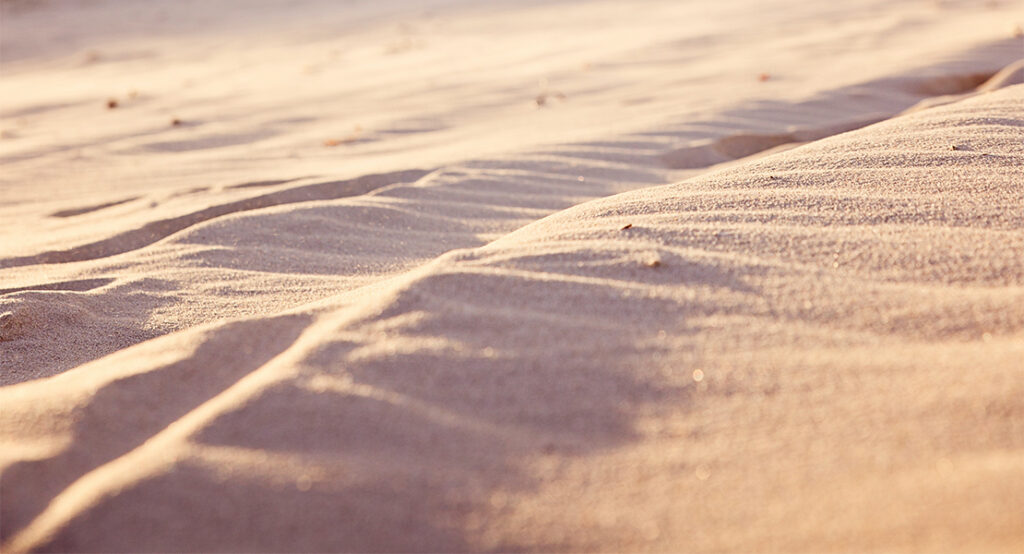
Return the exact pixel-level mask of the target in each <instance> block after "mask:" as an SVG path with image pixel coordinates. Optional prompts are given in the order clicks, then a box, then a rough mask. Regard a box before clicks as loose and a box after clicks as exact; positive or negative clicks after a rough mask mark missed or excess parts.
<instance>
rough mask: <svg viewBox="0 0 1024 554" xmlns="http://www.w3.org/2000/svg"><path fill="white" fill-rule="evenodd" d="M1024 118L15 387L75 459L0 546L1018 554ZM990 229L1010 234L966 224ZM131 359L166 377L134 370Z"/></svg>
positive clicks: (456, 256) (780, 177)
mask: <svg viewBox="0 0 1024 554" xmlns="http://www.w3.org/2000/svg"><path fill="white" fill-rule="evenodd" d="M1022 95H1024V88H1021V87H1020V86H1016V87H1010V88H1007V89H1004V90H1002V91H998V92H995V93H990V94H986V95H983V96H980V97H978V98H975V99H970V100H966V101H962V102H959V103H954V104H951V105H949V106H945V107H942V108H936V109H933V110H927V111H923V112H920V113H918V114H914V115H910V116H905V117H903V118H899V119H895V120H892V121H888V122H884V123H881V124H878V125H874V126H871V127H868V128H865V129H863V130H860V131H854V132H851V133H847V134H843V135H840V136H837V137H834V138H831V139H826V140H822V141H819V142H816V143H813V144H810V145H807V146H804V147H801V148H797V149H794V150H791V151H788V152H784V153H781V154H777V155H775V156H771V157H767V158H764V159H762V160H757V161H754V162H751V163H750V164H747V165H743V166H738V167H734V168H730V169H726V170H723V171H718V172H714V173H712V174H709V175H707V176H705V177H698V178H694V179H691V180H689V181H685V182H683V183H680V184H678V185H669V186H665V187H658V188H650V189H642V190H639V191H636V192H632V193H627V194H624V195H619V196H614V197H611V198H608V199H603V200H598V201H595V202H591V203H587V204H583V205H581V206H578V207H576V208H572V209H570V210H567V211H564V212H561V213H559V214H557V215H555V216H552V217H549V218H545V219H544V220H542V221H540V222H538V223H536V224H533V225H530V226H527V227H525V228H523V229H521V230H520V231H517V232H515V233H512V234H510V235H507V236H506V237H504V238H502V239H501V240H498V241H495V242H492V243H491V244H489V245H487V246H484V247H481V248H477V249H471V250H459V251H455V252H452V253H450V254H447V255H445V256H442V257H440V258H438V259H437V260H435V261H434V262H432V263H430V264H428V265H426V266H424V267H423V268H421V269H419V270H416V271H414V272H413V273H411V274H408V275H406V276H404V277H402V278H400V279H398V280H396V281H394V282H393V283H392V284H391V285H390V286H389V287H387V288H386V289H384V290H382V291H380V292H378V293H377V294H375V295H374V296H372V297H368V298H365V299H364V300H362V301H361V302H356V303H353V304H348V303H344V302H342V303H341V305H339V306H338V307H337V308H325V307H320V308H319V309H318V311H317V312H315V313H310V314H308V315H304V316H301V317H300V316H298V314H297V315H296V316H288V317H286V318H283V319H282V318H278V319H275V320H266V319H265V318H259V319H255V320H252V321H250V322H247V323H236V324H228V325H215V326H213V327H211V328H209V330H202V331H200V330H196V331H188V332H185V333H178V334H174V335H171V336H168V337H165V338H163V339H158V340H156V341H151V342H149V343H146V344H143V345H140V346H138V347H135V348H132V349H128V350H125V351H123V352H121V353H119V354H117V355H115V356H112V357H110V358H106V359H103V360H98V361H96V362H93V363H92V364H89V365H87V366H83V367H82V368H79V369H76V370H74V371H72V372H68V373H65V374H64V375H63V376H60V377H57V378H54V379H51V380H49V381H41V382H39V383H38V384H36V383H27V384H23V385H18V386H13V387H8V388H6V389H4V390H3V391H2V394H3V396H4V405H5V406H6V408H5V410H4V414H3V416H4V419H5V421H6V422H7V423H6V424H5V426H4V427H5V428H7V429H12V428H13V429H17V431H15V436H24V435H26V434H27V433H28V431H27V430H25V429H18V424H17V423H15V422H19V421H20V422H26V421H37V422H40V423H42V422H45V421H50V420H54V419H53V416H47V415H46V414H47V412H50V411H53V410H59V411H58V412H57V413H62V412H66V411H67V410H71V414H69V416H64V417H65V418H66V419H70V420H71V421H74V422H75V423H74V424H73V426H72V427H70V428H67V427H64V428H63V429H54V430H52V431H47V430H46V429H45V428H44V429H40V430H39V435H41V436H37V438H35V439H33V440H34V441H36V442H51V443H52V442H53V441H57V442H58V443H64V444H65V445H69V446H65V448H64V450H62V452H63V453H62V454H61V455H59V456H57V457H53V456H52V454H51V455H50V456H46V455H44V456H43V457H42V458H41V459H39V460H38V461H36V462H31V461H27V460H26V461H23V462H20V463H16V464H14V465H12V466H8V468H7V469H6V470H5V474H6V475H12V474H13V475H14V477H5V479H4V484H5V487H11V488H10V489H8V491H9V492H5V494H8V495H10V494H17V493H18V491H19V490H20V491H25V492H26V493H29V494H31V493H37V492H38V489H37V488H35V487H26V486H25V485H24V484H25V483H28V482H30V481H31V480H32V477H31V476H32V475H37V476H41V475H47V474H50V472H53V471H54V470H55V469H56V467H63V470H62V471H63V472H64V473H62V474H63V475H67V476H70V477H71V479H72V481H71V482H68V483H67V488H65V489H64V490H63V491H62V492H60V493H59V494H57V495H56V496H55V497H54V499H53V501H52V502H50V505H49V507H47V508H46V509H43V510H42V511H41V512H39V513H38V515H36V516H34V517H32V518H31V523H30V524H29V523H28V521H29V520H27V519H24V515H21V514H19V511H20V510H24V509H26V507H27V505H30V504H32V503H29V502H26V503H10V502H8V503H5V505H4V507H5V508H6V509H7V510H8V513H7V514H5V520H6V521H12V520H13V521H19V520H20V521H25V523H26V526H25V527H24V528H23V530H22V531H21V532H20V533H18V534H16V535H15V536H14V537H13V538H12V539H11V542H10V543H9V547H10V548H12V549H13V550H16V551H18V550H23V549H27V548H32V549H38V548H43V549H57V550H61V549H66V548H72V547H74V548H92V547H100V545H103V546H102V548H108V549H110V548H113V549H120V548H129V547H132V548H139V547H140V546H141V547H142V548H147V549H148V548H152V549H168V548H179V549H180V548H184V549H222V548H230V549H238V548H241V549H270V550H275V549H297V550H333V549H339V548H343V549H348V548H352V549H357V550H364V549H381V550H403V549H417V548H426V549H441V550H449V549H467V548H468V549H478V548H486V549H492V548H493V549H509V548H553V549H593V548H602V549H604V548H611V549H620V548H622V549H654V550H658V549H666V548H669V549H720V548H730V549H746V548H753V547H758V546H760V547H764V546H767V547H769V548H772V549H776V548H777V549H794V548H795V549H803V548H819V547H820V548H832V547H836V546H839V545H843V546H844V547H850V548H857V549H861V548H867V549H871V548H878V547H880V546H882V545H884V546H885V547H886V548H889V547H896V548H918V547H925V548H929V549H931V548H940V549H946V548H952V549H962V548H968V549H971V548H982V549H990V550H1002V549H1012V548H1013V545H1015V544H1019V541H1020V540H1021V537H1020V536H1019V530H1020V527H1019V525H1017V524H1018V523H1019V517H1020V513H1019V510H1018V507H1019V503H1018V502H1017V500H1019V498H1020V495H1021V494H1022V492H1024V482H1022V481H1021V480H1020V473H1019V471H1017V470H1018V469H1019V467H1020V462H1021V455H1020V448H1021V445H1020V443H1019V440H1020V436H1021V435H1020V434H1019V433H1017V432H1016V431H1018V430H1019V429H1020V425H1021V420H1022V417H1024V413H1022V412H1021V411H1020V405H1019V403H1018V402H1017V401H1016V400H1015V399H1016V398H1019V397H1020V394H1021V392H1024V391H1021V390H1019V386H1017V385H1018V384H1019V383H1020V381H1019V379H1016V378H1015V376H1016V375H1017V373H1018V372H1019V370H1020V366H1019V360H1020V356H1021V355H1022V354H1024V340H1022V339H1024V337H1022V335H1021V327H1022V325H1024V311H1022V310H1021V306H1024V302H1022V301H1021V300H1024V298H1020V296H1021V295H1024V287H1022V276H1024V267H1022V266H1021V260H1022V259H1024V256H1015V255H1006V253H1007V252H1010V253H1013V252H1022V251H1024V250H1022V249H1024V243H1022V241H1021V237H1022V233H1021V228H1022V224H1024V221H1021V219H1020V217H1019V215H1020V214H1021V213H1024V211H1022V210H1020V209H1018V207H1024V196H1022V195H1021V191H1020V188H1019V182H1020V181H1019V179H1020V172H1019V169H1020V160H1021V157H1022V156H1024V150H1022V145H1021V142H1020V141H1019V140H1017V139H1018V138H1019V136H1020V135H1019V133H1020V128H1021V127H1022V126H1024V120H1021V118H1020V114H1021V107H1022V105H1024V96H1022ZM951 144H957V145H959V146H960V148H958V149H955V150H954V149H951V148H950V145H951ZM910 146H913V148H908V147H910ZM907 150H910V152H911V153H907ZM966 168H969V171H963V170H964V169H966ZM883 169H884V170H883ZM989 205H999V206H1003V207H1006V208H1008V209H1006V210H1002V211H999V212H993V213H992V214H989V215H987V216H985V217H977V216H976V215H977V209H978V207H984V206H989ZM627 224H629V225H630V226H629V227H628V228H624V227H626V225H627ZM929 245H930V246H933V247H935V246H940V245H941V247H935V248H928V246H929ZM655 262H657V263H655ZM936 267H948V268H949V269H950V270H947V271H939V272H937V271H936V270H935V268H936ZM507 298H515V299H516V302H515V303H509V302H507V300H506V299H507ZM271 337H274V340H273V341H271V340H269V339H271ZM175 343H178V344H182V343H183V344H194V345H198V347H199V349H198V350H191V351H190V350H189V349H182V348H181V347H180V346H176V345H175ZM232 345H235V346H232ZM256 345H260V348H261V349H262V351H263V352H265V354H260V355H257V354H255V353H253V354H250V355H246V356H231V355H228V354H226V353H228V352H235V351H237V349H238V348H239V346H243V347H245V348H251V347H253V346H256ZM147 351H148V352H147ZM166 356H170V358H169V359H167V360H166V361H159V360H161V358H163V357H166ZM131 359H136V360H140V361H141V360H146V359H148V360H154V362H149V363H147V365H148V366H149V369H145V370H143V371H142V373H135V374H134V375H125V374H124V371H125V370H124V369H123V368H125V367H126V366H127V367H132V366H134V367H139V368H140V369H141V366H139V365H138V364H137V363H135V362H131V363H128V360H131ZM228 360H237V361H238V363H244V364H246V365H245V367H244V368H239V369H240V370H242V371H243V373H241V374H240V378H239V380H238V381H237V382H235V383H233V384H230V385H228V386H227V387H226V388H219V387H218V388H213V389H209V391H210V393H213V394H214V396H212V397H209V398H208V399H204V398H203V397H201V396H200V397H196V396H195V393H197V392H198V389H199V387H198V386H184V387H183V386H179V387H174V388H172V389H170V390H169V389H167V388H163V387H161V388H156V387H157V385H156V384H155V383H154V384H150V385H145V384H142V383H144V382H145V381H146V380H151V379H160V380H167V379H171V378H172V376H174V379H175V380H182V381H181V382H183V383H188V382H189V379H194V378H198V377H200V376H204V377H202V378H204V379H211V378H217V379H220V378H222V377H224V375H223V373H224V372H225V371H226V370H225V369H224V368H225V367H226V366H225V363H227V362H228ZM231 363H235V362H231ZM215 367H216V368H221V370H220V371H209V369H212V368H215ZM202 368H208V369H207V370H206V371H203V369H202ZM698 370H699V371H700V372H701V374H700V378H699V379H698V378H697V373H696V372H697V371H698ZM168 372H169V374H168ZM182 372H184V373H182ZM197 372H199V373H197ZM189 374H191V375H195V377H191V378H189V377H187V375H189ZM136 382H139V384H135V383H136ZM221 386H223V385H221ZM140 387H141V388H140ZM133 389H134V390H138V391H142V390H147V389H148V390H152V391H156V390H161V393H160V394H161V399H162V400H161V404H160V405H161V406H163V407H164V408H161V409H160V410H156V411H154V409H153V406H151V405H148V404H140V403H138V402H137V401H136V396H135V395H134V394H130V393H128V392H127V391H128V390H133ZM173 390H178V391H180V393H175V392H172V391H173ZM180 394H185V395H188V398H185V397H182V398H181V399H182V400H184V401H185V404H181V403H180V402H179V401H177V400H172V399H175V398H176V397H178V396H179V395H180ZM208 394H209V393H208ZM75 398H77V399H79V400H77V401H75V400H72V399H75ZM108 398H109V400H108ZM115 398H119V399H120V400H119V401H114V399H115ZM189 399H191V400H189ZM83 402H84V404H81V403H83ZM189 403H191V405H192V406H194V407H192V408H190V409H189V410H188V411H187V413H185V414H183V415H181V416H172V417H173V418H174V419H173V420H172V421H170V422H168V421H167V420H166V419H163V420H162V421H161V420H160V419H156V420H153V419H152V418H153V417H154V416H157V414H161V413H168V412H166V411H165V409H166V408H168V407H169V406H170V405H172V404H177V405H180V406H187V405H190V404H189ZM51 405H52V406H54V408H50V407H49V406H51ZM75 405H78V406H80V407H79V408H69V407H68V406H75ZM140 409H141V410H142V411H141V412H140V411H139V410H140ZM76 413H77V414H79V415H72V414H76ZM136 413H137V414H138V415H129V414H136ZM115 414H116V416H115ZM145 414H149V415H145ZM837 414H845V415H843V416H842V417H838V418H837V417H836V415H837ZM168 415H169V413H168ZM112 416H113V417H114V418H115V419H114V420H121V419H122V418H124V419H125V420H128V421H133V422H136V423H135V425H133V428H134V429H135V431H134V432H135V433H139V434H141V433H143V431H144V427H145V425H141V426H140V423H142V422H146V421H149V420H151V421H152V425H153V427H152V429H153V431H152V432H153V433H154V434H153V435H152V436H151V437H149V438H147V440H146V441H145V442H144V443H141V444H139V445H138V446H136V447H134V448H131V449H130V450H128V451H125V450H123V449H124V446H120V447H117V445H116V444H114V443H112V442H111V441H123V437H122V433H118V432H114V431H113V430H110V429H103V430H102V431H101V427H97V425H98V424H99V422H100V421H106V420H110V419H109V418H110V417H112ZM140 416H141V417H140ZM163 417H166V416H163ZM60 419H61V418H58V419H56V421H60ZM726 422H728V423H727V424H726ZM12 426H13V427H12ZM86 432H88V433H97V432H99V433H100V435H99V437H97V439H98V440H90V441H89V442H88V446H86V443H85V439H84V436H83V435H82V433H86ZM8 433H10V431H8ZM8 436H11V435H8ZM100 437H106V438H100ZM12 438H13V437H12ZM16 443H17V441H16V440H15V444H16ZM107 444H110V446H109V448H110V449H113V450H109V449H108V447H106V446H105V445H107ZM121 444H123V445H125V443H123V442H122V443H121ZM880 446H881V448H880ZM26 448H27V447H26ZM104 452H106V456H103V453H104ZM879 452H882V453H884V457H882V458H880V457H879V455H878V453H879ZM97 456H100V457H98V458H97ZM90 460H91V461H90ZM128 468H132V469H131V471H128V470H127V469H128ZM68 471H70V472H71V473H67V472H68ZM751 472H754V473H751ZM759 474H769V475H772V478H771V479H763V478H756V477H754V475H759ZM51 475H52V474H51ZM787 475H788V476H789V477H787ZM943 475H946V476H947V477H946V478H943V477H942V476H943ZM37 478H38V477H37ZM41 482H42V481H40V483H41ZM46 482H50V483H53V482H54V481H53V477H52V476H51V477H50V478H48V479H47V481H46ZM874 489H878V490H879V491H881V490H886V491H887V492H886V493H885V494H875V493H872V492H871V491H872V490H874ZM826 490H828V491H835V490H840V491H844V490H845V491H848V492H846V493H844V494H842V495H839V496H833V495H832V494H831V493H829V494H825V495H824V496H823V493H824V492H825V491H826ZM211 491H216V494H212V493H211ZM659 491H661V492H659ZM263 495H271V497H272V498H273V500H272V501H269V502H261V501H258V500H256V499H259V498H261V497H263ZM629 498H636V500H633V501H642V502H643V506H644V510H642V511H630V512H623V511H621V509H620V508H618V506H620V504H621V503H623V502H626V503H628V502H631V501H630V500H628V499H629ZM641 499H642V500H641ZM922 499H924V501H922ZM950 503H952V504H953V505H957V506H959V507H961V509H959V510H956V511H950V510H948V509H946V508H945V506H947V505H950ZM36 505H37V506H38V508H37V509H42V506H41V505H38V504H36ZM581 505H586V506H590V508H588V509H587V510H585V511H580V510H579V509H578V508H579V506H581ZM169 506H170V507H169ZM676 506H700V507H701V509H699V510H697V511H696V512H687V517H685V518H680V517H678V515H679V512H678V511H677V509H676ZM573 507H575V508H573ZM812 507H813V509H811V508H812ZM12 510H13V511H12ZM296 510H298V512H296ZM321 510H328V512H329V513H331V514H333V515H332V516H325V515H323V514H320V511H321ZM186 513H187V514H190V516H189V517H187V518H185V519H184V520H182V514H186ZM294 513H302V514H304V515H303V516H302V517H298V518H296V517H293V516H289V515H287V514H294ZM318 514H320V515H318ZM792 514H800V520H801V524H800V525H799V526H795V527H794V526H789V527H785V528H780V527H779V525H780V524H781V523H782V522H785V521H789V518H790V517H792ZM168 521H176V522H177V523H176V524H175V525H167V522H168ZM936 521H940V522H941V525H936ZM474 522H476V523H474ZM483 522H486V524H484V523H483ZM982 522H983V523H982ZM109 525H117V526H118V527H117V529H119V530H120V531H119V532H116V533H115V532H114V528H111V527H108V526H109ZM176 526H184V527H176ZM285 527H287V529H289V531H287V532H286V531H285ZM177 528H181V529H185V528H187V529H189V532H188V538H187V539H186V538H183V537H182V535H181V534H180V533H179V532H177V531H175V529H177ZM126 529H129V530H130V529H135V530H138V533H133V532H125V530H126ZM395 529H403V530H404V532H402V533H395V532H394V531H395ZM143 530H145V531H144V532H143ZM142 536H145V538H144V539H143V538H141V537H142ZM118 541H125V542H118ZM140 541H144V542H140ZM89 545H93V546H89Z"/></svg>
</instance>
